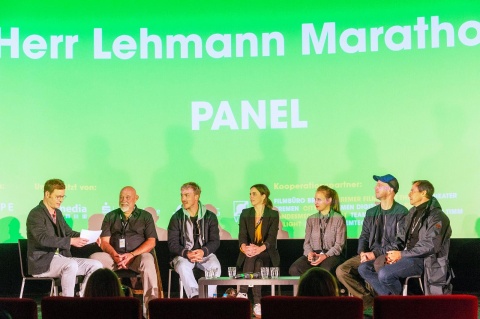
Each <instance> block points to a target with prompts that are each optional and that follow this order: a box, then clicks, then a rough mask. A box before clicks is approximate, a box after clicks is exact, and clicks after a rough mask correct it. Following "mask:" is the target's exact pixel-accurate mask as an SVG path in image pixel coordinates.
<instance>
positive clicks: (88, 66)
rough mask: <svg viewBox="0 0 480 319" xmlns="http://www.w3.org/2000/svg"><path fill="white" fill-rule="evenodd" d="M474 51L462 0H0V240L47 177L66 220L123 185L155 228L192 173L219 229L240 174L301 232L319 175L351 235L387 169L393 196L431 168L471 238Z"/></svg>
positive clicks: (89, 215)
mask: <svg viewBox="0 0 480 319" xmlns="http://www.w3.org/2000/svg"><path fill="white" fill-rule="evenodd" d="M479 57H480V3H479V2H478V1H470V0H458V1H421V0H420V1H402V2H401V4H397V3H395V4H391V5H390V4H387V3H381V4H379V3H378V2H377V1H292V2H291V3H282V2H277V1H260V2H257V1H242V2H241V3H238V4H236V3H229V2H228V1H204V2H198V1H177V2H172V3H164V2H163V1H140V2H138V1H121V2H115V1H111V2H110V1H99V2H98V1H70V2H65V1H48V2H45V3H41V2H38V1H21V2H17V1H10V0H6V1H2V3H1V4H0V111H1V113H0V116H1V117H0V145H1V155H0V242H15V241H16V239H17V238H19V237H25V236H26V230H25V219H26V216H27V214H28V212H29V211H30V209H31V208H33V207H34V206H35V205H37V203H38V201H40V200H41V198H42V196H43V184H44V182H45V181H46V180H47V179H50V178H61V179H63V180H64V181H65V183H66V184H67V191H66V195H67V198H66V200H65V201H64V203H63V206H62V211H63V212H64V214H65V215H66V216H67V218H68V221H69V223H70V224H71V225H72V227H73V228H74V229H76V230H80V229H82V228H88V227H90V228H95V227H98V223H99V221H101V219H102V217H103V214H105V213H106V212H108V211H109V210H111V209H114V208H116V207H118V206H117V205H118V193H119V191H120V189H121V187H122V186H125V185H132V186H134V187H135V188H136V189H137V192H138V194H139V196H140V199H139V201H138V203H137V204H138V206H139V207H141V208H147V207H149V210H150V211H151V212H152V213H153V214H154V215H155V216H157V215H158V221H157V225H158V227H159V228H163V229H165V228H166V227H167V224H168V221H169V219H170V216H171V214H172V212H174V211H175V210H176V209H177V207H178V206H179V204H180V190H179V188H180V186H181V185H182V184H183V183H185V182H188V181H195V182H197V183H198V184H200V186H201V187H202V195H201V201H202V203H203V204H209V205H212V206H213V208H212V209H215V210H216V211H217V215H218V218H219V221H220V225H221V226H222V228H223V230H224V231H225V232H227V233H229V234H230V235H231V236H232V238H236V237H237V235H238V224H237V222H238V217H239V213H240V212H241V209H242V208H245V207H248V206H249V196H248V193H249V187H250V186H251V185H253V184H255V183H264V184H267V185H268V187H269V188H270V190H271V198H272V200H273V203H274V206H275V207H277V209H278V210H279V211H280V216H281V221H282V225H281V227H282V229H281V230H282V236H281V238H303V236H304V232H305V220H306V218H307V216H309V215H310V214H313V213H314V212H315V207H314V205H313V202H312V198H313V197H314V194H315V189H316V187H317V186H319V185H322V184H326V185H329V186H331V187H333V188H335V189H336V190H337V191H338V193H339V195H340V200H341V205H342V206H341V208H342V214H344V216H345V217H346V219H347V224H348V237H350V238H356V237H358V236H359V234H360V230H361V224H362V220H363V214H364V213H365V211H366V209H368V208H369V207H371V206H372V205H375V202H376V199H375V197H374V190H373V188H374V185H375V182H374V181H373V179H372V175H374V174H375V175H384V174H387V173H390V174H393V175H395V176H396V177H397V178H398V180H399V182H400V190H399V193H398V194H397V197H396V198H397V200H398V201H399V202H401V203H402V204H404V205H406V206H407V207H410V205H409V201H408V196H407V195H408V192H409V189H410V186H411V182H412V181H413V180H416V179H428V180H430V181H431V182H432V183H433V185H434V186H435V193H436V196H437V197H438V199H439V201H440V203H441V205H442V206H443V208H444V210H445V212H446V213H447V214H448V216H449V217H450V219H451V221H452V226H453V236H454V237H457V238H478V237H480V236H479V234H480V219H479V217H478V208H477V207H478V203H477V198H476V196H478V191H477V187H476V183H477V182H478V181H479V180H480V174H479V168H478V165H479V163H480V152H479V151H480V148H479V142H478V140H479V137H480V134H479V124H478V122H479V120H480V110H479V106H478V103H479V100H480V89H479V84H480V59H479ZM209 207H210V206H209Z"/></svg>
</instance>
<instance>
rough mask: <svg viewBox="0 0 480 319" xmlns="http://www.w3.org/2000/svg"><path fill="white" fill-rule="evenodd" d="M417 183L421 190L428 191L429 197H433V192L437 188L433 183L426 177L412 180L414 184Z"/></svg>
mask: <svg viewBox="0 0 480 319" xmlns="http://www.w3.org/2000/svg"><path fill="white" fill-rule="evenodd" d="M415 184H416V185H417V188H418V191H419V192H423V191H427V194H426V195H427V198H428V199H430V198H432V196H433V193H435V188H434V187H433V185H432V183H430V182H429V181H427V180H424V179H419V180H416V181H413V182H412V185H415Z"/></svg>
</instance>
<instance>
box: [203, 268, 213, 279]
mask: <svg viewBox="0 0 480 319" xmlns="http://www.w3.org/2000/svg"><path fill="white" fill-rule="evenodd" d="M212 278H213V270H212V269H205V279H212Z"/></svg>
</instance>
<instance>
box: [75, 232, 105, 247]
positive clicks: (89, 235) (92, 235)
mask: <svg viewBox="0 0 480 319" xmlns="http://www.w3.org/2000/svg"><path fill="white" fill-rule="evenodd" d="M101 233H102V231H101V230H87V229H82V231H81V232H80V237H81V238H86V239H88V243H89V244H92V243H94V242H96V241H97V239H98V237H100V234H101Z"/></svg>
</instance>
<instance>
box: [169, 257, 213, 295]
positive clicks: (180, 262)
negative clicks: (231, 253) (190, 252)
mask: <svg viewBox="0 0 480 319" xmlns="http://www.w3.org/2000/svg"><path fill="white" fill-rule="evenodd" d="M172 265H173V268H174V269H175V271H176V272H177V273H178V275H179V276H180V280H181V281H182V283H183V287H184V288H185V292H186V294H187V297H188V298H192V297H193V296H198V283H197V280H195V276H194V275H193V268H195V267H197V268H199V269H201V270H203V271H205V269H216V271H215V276H216V277H220V274H221V272H222V269H221V267H220V262H219V261H218V259H217V256H215V255H214V254H210V255H208V256H207V257H203V260H202V261H201V262H197V263H192V262H190V260H188V259H187V258H184V257H181V256H177V257H175V258H174V259H173V261H172ZM216 291H217V286H214V285H211V286H208V297H213V294H215V292H216Z"/></svg>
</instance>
